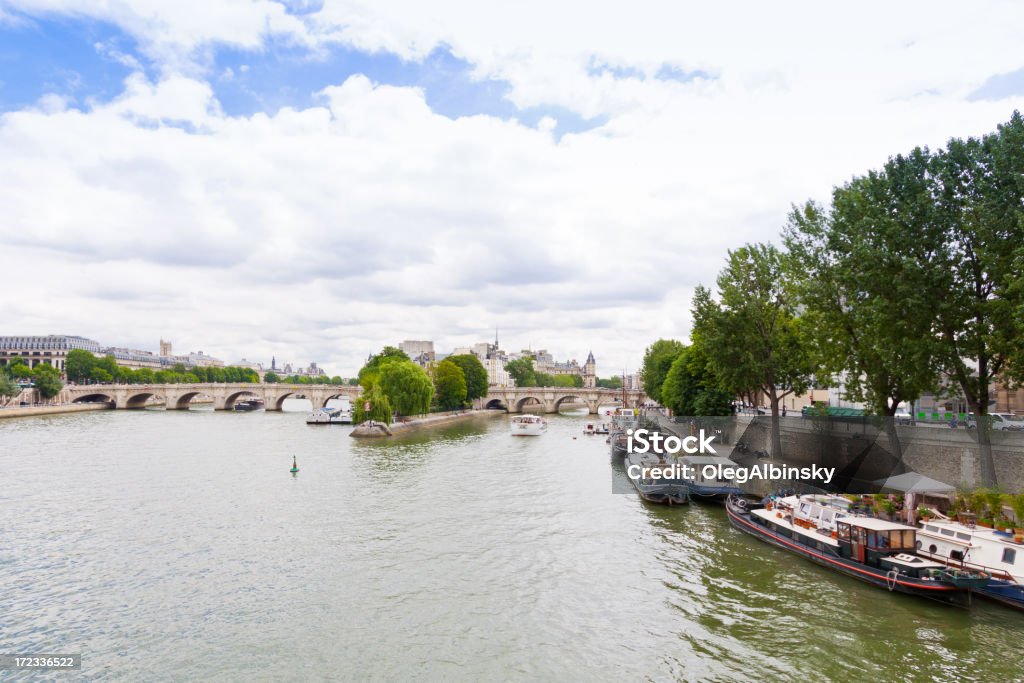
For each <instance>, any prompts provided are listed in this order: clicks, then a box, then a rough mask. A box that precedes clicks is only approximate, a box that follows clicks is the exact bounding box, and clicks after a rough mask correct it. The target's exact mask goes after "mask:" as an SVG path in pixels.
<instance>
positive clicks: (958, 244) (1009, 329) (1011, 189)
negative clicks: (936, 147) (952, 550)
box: [933, 112, 1024, 487]
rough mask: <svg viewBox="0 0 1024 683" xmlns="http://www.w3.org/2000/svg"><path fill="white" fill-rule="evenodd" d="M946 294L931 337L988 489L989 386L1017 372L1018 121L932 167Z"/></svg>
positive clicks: (1022, 293) (1021, 347)
mask: <svg viewBox="0 0 1024 683" xmlns="http://www.w3.org/2000/svg"><path fill="white" fill-rule="evenodd" d="M933 173H934V176H935V178H936V180H937V185H938V189H937V192H936V194H937V197H938V201H937V204H938V207H937V214H938V221H939V223H940V225H941V227H942V230H943V234H942V246H943V249H942V252H941V254H940V257H939V259H937V263H936V266H937V268H938V271H939V272H941V273H942V275H943V276H944V277H945V284H946V291H945V292H944V295H943V296H942V297H941V298H940V300H939V307H938V316H937V332H938V334H939V336H940V339H941V340H942V349H941V355H942V358H943V361H944V364H945V368H946V372H947V374H948V375H949V376H951V377H952V378H953V380H954V381H955V382H956V384H957V385H958V386H959V388H960V390H961V391H962V392H963V394H964V397H965V398H966V399H967V403H968V405H969V406H970V408H971V410H972V411H973V412H974V413H975V415H977V416H978V426H979V427H980V429H978V436H979V445H980V446H981V454H982V457H981V478H982V483H983V484H984V485H985V486H988V487H995V486H996V484H997V481H996V472H995V465H994V462H993V459H992V446H991V442H990V440H989V421H988V420H987V419H985V417H984V416H986V415H987V414H988V411H989V404H990V398H991V396H990V387H991V386H992V385H993V383H994V380H996V379H998V378H1000V377H1002V376H1010V377H1014V378H1017V379H1019V378H1021V376H1022V375H1024V329H1022V328H1024V322H1022V321H1024V318H1022V316H1021V312H1022V311H1024V279H1022V276H1021V272H1022V268H1021V266H1022V265H1024V259H1022V252H1021V237H1022V234H1024V231H1022V228H1024V181H1022V180H1021V179H1022V178H1024V118H1022V117H1021V115H1020V113H1019V112H1014V113H1013V116H1012V118H1011V119H1010V121H1009V122H1007V123H1006V124H1003V125H1001V126H999V129H998V131H997V132H996V133H993V134H990V135H986V136H984V137H983V138H981V139H976V138H968V139H967V140H959V139H953V140H950V141H949V143H948V145H947V147H946V149H945V150H944V151H942V152H941V153H939V154H937V155H936V156H935V159H934V163H933ZM967 359H970V360H969V361H968V360H967Z"/></svg>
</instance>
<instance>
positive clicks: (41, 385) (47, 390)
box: [32, 363, 64, 399]
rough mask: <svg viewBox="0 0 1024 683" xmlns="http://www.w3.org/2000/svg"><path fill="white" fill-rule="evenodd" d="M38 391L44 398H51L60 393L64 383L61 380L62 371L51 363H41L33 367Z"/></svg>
mask: <svg viewBox="0 0 1024 683" xmlns="http://www.w3.org/2000/svg"><path fill="white" fill-rule="evenodd" d="M32 376H33V379H34V380H35V384H36V391H38V392H39V396H40V397H42V398H44V399H51V398H53V397H54V396H56V395H57V394H59V393H60V390H61V389H63V388H64V383H63V382H61V381H60V371H59V370H57V368H55V367H53V366H52V365H50V364H49V363H40V364H39V365H37V366H36V367H35V368H33V369H32Z"/></svg>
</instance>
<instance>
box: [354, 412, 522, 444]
mask: <svg viewBox="0 0 1024 683" xmlns="http://www.w3.org/2000/svg"><path fill="white" fill-rule="evenodd" d="M505 414H506V413H505V412H504V411H502V410H458V411H452V412H447V413H433V414H431V415H425V416H423V417H418V418H414V419H411V420H407V421H405V422H393V423H391V424H389V425H385V424H384V423H382V422H373V423H365V422H364V423H363V424H361V425H356V426H355V427H354V428H353V429H352V431H351V432H349V436H355V437H368V438H379V437H387V436H401V435H403V434H411V433H413V432H416V431H419V430H421V429H427V428H430V427H438V426H440V425H447V424H452V423H453V422H462V421H465V420H470V419H475V418H478V417H494V416H495V415H505Z"/></svg>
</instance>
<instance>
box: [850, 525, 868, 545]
mask: <svg viewBox="0 0 1024 683" xmlns="http://www.w3.org/2000/svg"><path fill="white" fill-rule="evenodd" d="M853 542H854V543H860V544H861V545H867V542H868V539H867V531H865V529H864V528H863V527H854V529H853Z"/></svg>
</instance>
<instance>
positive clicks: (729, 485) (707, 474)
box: [678, 455, 743, 501]
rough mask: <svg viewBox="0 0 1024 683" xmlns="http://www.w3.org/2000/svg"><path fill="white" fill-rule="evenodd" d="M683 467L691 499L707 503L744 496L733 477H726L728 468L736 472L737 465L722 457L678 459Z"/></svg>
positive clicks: (687, 457)
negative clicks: (725, 473)
mask: <svg viewBox="0 0 1024 683" xmlns="http://www.w3.org/2000/svg"><path fill="white" fill-rule="evenodd" d="M678 463H679V465H680V466H681V467H683V468H684V469H683V478H684V479H686V483H687V486H688V487H689V489H690V497H691V498H698V499H703V500H707V501H724V500H725V499H726V498H728V497H729V496H731V495H742V494H743V489H741V488H740V487H739V486H737V485H736V482H735V481H734V480H733V479H732V478H731V477H725V476H722V477H719V475H724V472H723V470H726V469H727V468H728V469H730V470H735V469H736V468H737V467H741V466H740V465H737V464H736V463H734V462H733V461H732V460H729V458H724V457H722V456H720V455H684V456H682V457H681V458H679V459H678Z"/></svg>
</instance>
